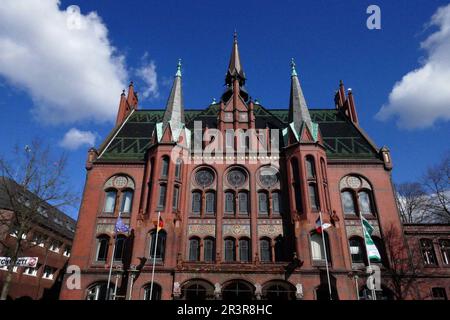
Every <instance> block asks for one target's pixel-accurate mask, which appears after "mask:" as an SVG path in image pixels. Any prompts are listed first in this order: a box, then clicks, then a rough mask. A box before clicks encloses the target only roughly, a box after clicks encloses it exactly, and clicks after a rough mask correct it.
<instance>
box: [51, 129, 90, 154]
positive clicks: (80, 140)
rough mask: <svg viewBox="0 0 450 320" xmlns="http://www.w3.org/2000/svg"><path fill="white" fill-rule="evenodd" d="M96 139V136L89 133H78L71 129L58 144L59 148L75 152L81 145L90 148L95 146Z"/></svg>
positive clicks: (76, 130) (78, 131)
mask: <svg viewBox="0 0 450 320" xmlns="http://www.w3.org/2000/svg"><path fill="white" fill-rule="evenodd" d="M96 137H97V134H95V133H93V132H91V131H80V130H78V129H76V128H72V129H70V130H69V131H67V132H66V134H65V135H64V138H63V139H62V140H61V142H60V143H59V144H60V146H61V147H63V148H66V149H69V150H76V149H78V148H79V147H81V146H83V145H88V146H90V147H92V146H93V145H94V144H95V139H96Z"/></svg>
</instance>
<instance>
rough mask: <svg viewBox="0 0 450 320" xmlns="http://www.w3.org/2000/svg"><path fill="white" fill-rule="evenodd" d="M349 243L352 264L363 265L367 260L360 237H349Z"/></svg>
mask: <svg viewBox="0 0 450 320" xmlns="http://www.w3.org/2000/svg"><path fill="white" fill-rule="evenodd" d="M348 242H349V246H350V254H351V256H352V262H353V263H365V261H366V260H367V258H366V252H365V248H364V243H363V239H361V238H360V237H351V238H350V240H349V241H348Z"/></svg>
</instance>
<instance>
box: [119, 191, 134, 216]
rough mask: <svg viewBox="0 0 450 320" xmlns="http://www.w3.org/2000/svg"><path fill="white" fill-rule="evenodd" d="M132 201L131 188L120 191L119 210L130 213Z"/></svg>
mask: <svg viewBox="0 0 450 320" xmlns="http://www.w3.org/2000/svg"><path fill="white" fill-rule="evenodd" d="M132 202H133V190H125V191H123V192H122V205H121V206H120V212H122V213H130V212H131V204H132Z"/></svg>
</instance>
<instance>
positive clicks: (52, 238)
mask: <svg viewBox="0 0 450 320" xmlns="http://www.w3.org/2000/svg"><path fill="white" fill-rule="evenodd" d="M0 179H3V178H1V177H0ZM6 181H8V182H7V184H4V183H3V182H2V183H1V185H0V219H1V225H0V257H10V253H11V252H12V251H13V250H14V248H15V245H16V242H17V237H18V234H17V229H16V228H15V224H14V221H15V219H14V213H13V211H12V210H13V209H12V206H11V201H10V196H8V194H7V192H6V188H8V189H12V188H13V187H14V186H13V185H14V184H15V183H14V182H13V181H11V180H6ZM8 186H11V188H9V187H8ZM20 201H22V203H23V204H24V205H25V206H27V205H28V206H30V204H31V203H37V202H42V205H39V207H38V209H37V211H36V212H35V216H30V217H29V220H30V221H31V230H30V231H29V232H27V233H24V234H22V235H20V237H21V239H22V245H21V246H20V248H21V250H20V252H19V257H36V258H38V261H37V265H36V267H24V266H14V267H13V273H12V281H11V286H10V290H9V293H8V299H12V300H15V299H33V300H40V299H55V300H57V299H58V297H59V293H60V289H61V284H62V278H63V276H64V274H65V272H66V267H67V262H68V260H69V257H70V254H71V249H72V240H73V237H74V234H75V226H76V221H75V220H74V219H72V218H71V217H69V216H67V215H66V214H64V213H63V212H61V211H60V210H58V209H56V208H55V207H53V206H51V205H50V204H48V203H46V202H45V201H42V200H39V198H37V196H36V195H34V194H33V193H31V192H29V191H24V192H23V193H22V194H21V195H20ZM7 272H8V267H6V266H0V290H1V288H3V285H4V281H5V278H6V274H7Z"/></svg>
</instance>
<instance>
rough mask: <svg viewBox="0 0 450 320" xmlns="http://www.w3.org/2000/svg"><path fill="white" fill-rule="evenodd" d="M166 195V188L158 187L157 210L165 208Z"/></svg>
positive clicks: (162, 185)
mask: <svg viewBox="0 0 450 320" xmlns="http://www.w3.org/2000/svg"><path fill="white" fill-rule="evenodd" d="M166 195H167V186H166V185H165V184H161V185H160V186H159V198H158V209H160V210H163V209H164V207H165V206H166Z"/></svg>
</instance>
